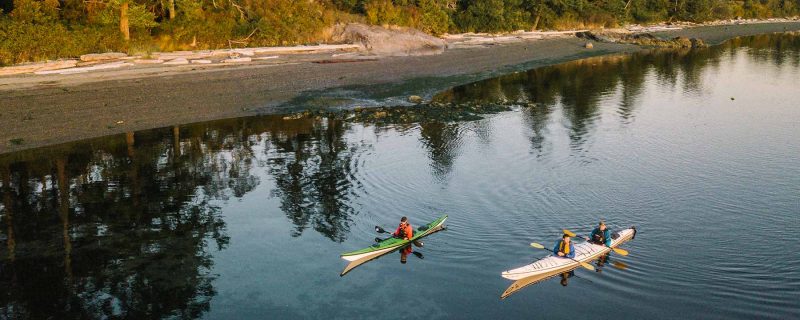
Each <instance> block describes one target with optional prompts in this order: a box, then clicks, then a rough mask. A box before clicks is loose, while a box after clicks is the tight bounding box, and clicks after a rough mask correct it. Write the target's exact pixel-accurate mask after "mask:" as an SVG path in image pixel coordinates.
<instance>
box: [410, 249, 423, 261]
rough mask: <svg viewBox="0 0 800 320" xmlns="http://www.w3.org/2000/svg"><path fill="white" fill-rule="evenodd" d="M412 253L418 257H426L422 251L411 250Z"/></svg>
mask: <svg viewBox="0 0 800 320" xmlns="http://www.w3.org/2000/svg"><path fill="white" fill-rule="evenodd" d="M411 253H412V254H413V255H414V256H415V257H417V258H420V259H425V256H423V255H422V253H421V252H416V251H414V252H411Z"/></svg>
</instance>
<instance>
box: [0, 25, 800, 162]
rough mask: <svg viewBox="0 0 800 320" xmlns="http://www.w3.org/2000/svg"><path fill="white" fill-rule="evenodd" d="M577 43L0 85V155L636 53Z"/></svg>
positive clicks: (781, 28)
mask: <svg viewBox="0 0 800 320" xmlns="http://www.w3.org/2000/svg"><path fill="white" fill-rule="evenodd" d="M798 30H800V22H779V23H757V24H739V25H718V26H705V27H693V28H687V29H681V30H668V31H659V32H655V33H654V34H656V35H659V36H662V37H677V36H682V37H690V38H700V39H703V40H704V41H705V42H706V43H709V44H719V43H722V42H724V41H725V40H728V39H731V38H735V37H737V36H750V35H757V34H765V33H774V32H787V31H798ZM585 43H586V41H585V40H583V39H578V38H575V37H563V38H553V39H543V40H524V41H518V42H510V43H502V44H494V45H487V46H475V47H465V48H457V49H450V50H447V51H445V52H444V53H442V54H438V55H430V56H404V57H380V58H376V59H364V61H344V62H342V63H319V61H323V59H326V57H329V55H323V54H317V55H314V54H310V55H302V56H298V58H297V59H294V60H292V59H287V60H286V61H285V62H282V63H272V64H248V65H231V66H222V67H203V66H202V65H185V66H180V67H170V68H146V69H121V70H109V71H102V72H93V73H90V74H83V75H48V76H32V75H25V76H13V77H0V101H3V103H2V104H0V154H3V153H9V152H14V151H19V150H25V149H32V148H36V147H42V146H48V145H54V144H59V143H64V142H70V141H76V140H82V139H88V138H94V137H101V136H106V135H112V134H119V133H124V132H132V131H139V130H145V129H152V128H158V127H166V126H172V125H181V124H188V123H195V122H202V121H209V120H217V119H224V118H234V117H243V116H252V115H258V114H276V113H289V112H293V111H297V110H299V109H303V108H305V107H308V105H306V106H303V105H301V104H305V103H308V101H307V100H303V97H313V96H315V95H317V94H320V93H325V94H329V95H330V94H332V95H334V96H336V95H340V96H343V97H358V98H364V99H370V100H376V102H374V103H390V104H391V103H394V102H400V101H403V98H404V97H407V96H409V95H420V96H423V97H427V96H430V95H431V94H433V93H435V92H436V91H439V90H443V89H446V88H448V87H452V86H456V85H460V84H465V83H469V82H473V81H477V80H480V79H485V78H489V77H493V76H496V75H500V74H504V73H509V72H513V71H518V70H524V69H530V68H535V67H541V66H546V65H553V64H557V63H562V62H567V61H572V60H577V59H582V58H587V57H592V56H600V55H607V54H614V53H626V52H636V51H639V50H642V47H639V46H635V45H627V44H616V43H605V42H600V43H597V42H596V43H593V48H592V49H587V48H584V44H585ZM315 62H316V63H315ZM367 106H369V103H367Z"/></svg>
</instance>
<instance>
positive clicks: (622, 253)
mask: <svg viewBox="0 0 800 320" xmlns="http://www.w3.org/2000/svg"><path fill="white" fill-rule="evenodd" d="M611 249H612V250H614V252H616V253H619V254H620V255H623V256H627V255H628V253H629V252H628V250H625V249H620V248H611Z"/></svg>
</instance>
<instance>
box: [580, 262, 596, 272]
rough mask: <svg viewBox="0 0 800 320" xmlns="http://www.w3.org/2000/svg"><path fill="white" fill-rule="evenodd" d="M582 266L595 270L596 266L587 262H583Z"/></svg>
mask: <svg viewBox="0 0 800 320" xmlns="http://www.w3.org/2000/svg"><path fill="white" fill-rule="evenodd" d="M581 267H584V268H586V269H589V270H592V271H594V266H593V265H591V264H588V263H586V262H581Z"/></svg>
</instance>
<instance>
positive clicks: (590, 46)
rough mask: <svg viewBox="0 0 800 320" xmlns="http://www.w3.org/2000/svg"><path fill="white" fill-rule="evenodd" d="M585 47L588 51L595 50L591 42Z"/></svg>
mask: <svg viewBox="0 0 800 320" xmlns="http://www.w3.org/2000/svg"><path fill="white" fill-rule="evenodd" d="M583 47H584V48H586V49H592V48H594V45H593V44H592V43H591V42H587V43H586V44H585V45H583Z"/></svg>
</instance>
